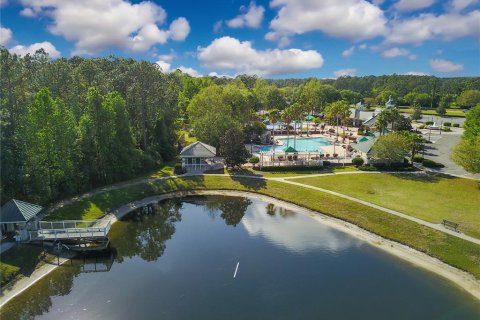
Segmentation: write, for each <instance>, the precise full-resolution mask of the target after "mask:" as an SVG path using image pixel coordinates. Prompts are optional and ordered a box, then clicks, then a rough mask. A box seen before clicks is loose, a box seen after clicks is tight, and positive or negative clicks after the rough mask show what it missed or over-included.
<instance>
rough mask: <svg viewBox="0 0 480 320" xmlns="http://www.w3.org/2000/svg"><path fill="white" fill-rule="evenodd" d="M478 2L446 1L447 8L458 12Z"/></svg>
mask: <svg viewBox="0 0 480 320" xmlns="http://www.w3.org/2000/svg"><path fill="white" fill-rule="evenodd" d="M478 2H479V1H478V0H452V1H450V3H448V5H447V8H448V10H450V11H452V12H460V11H462V10H464V9H466V8H468V7H470V6H472V5H474V4H477V3H478Z"/></svg>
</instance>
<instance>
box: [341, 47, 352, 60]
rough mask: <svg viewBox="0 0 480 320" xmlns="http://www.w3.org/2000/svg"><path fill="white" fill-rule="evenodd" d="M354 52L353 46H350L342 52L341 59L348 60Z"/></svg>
mask: <svg viewBox="0 0 480 320" xmlns="http://www.w3.org/2000/svg"><path fill="white" fill-rule="evenodd" d="M354 51H355V46H352V47H350V48H348V49H346V50H343V52H342V57H344V58H348V57H350V56H351V55H352V54H353V52H354Z"/></svg>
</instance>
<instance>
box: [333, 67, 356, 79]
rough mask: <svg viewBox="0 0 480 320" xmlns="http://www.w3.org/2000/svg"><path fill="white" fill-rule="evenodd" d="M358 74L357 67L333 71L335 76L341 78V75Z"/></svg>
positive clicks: (351, 75)
mask: <svg viewBox="0 0 480 320" xmlns="http://www.w3.org/2000/svg"><path fill="white" fill-rule="evenodd" d="M356 74H357V69H340V70H337V71H334V72H333V76H334V77H335V78H340V77H347V76H350V77H353V76H355V75H356Z"/></svg>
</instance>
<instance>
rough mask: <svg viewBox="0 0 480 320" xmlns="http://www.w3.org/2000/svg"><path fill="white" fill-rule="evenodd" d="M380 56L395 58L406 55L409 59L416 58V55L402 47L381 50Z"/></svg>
mask: <svg viewBox="0 0 480 320" xmlns="http://www.w3.org/2000/svg"><path fill="white" fill-rule="evenodd" d="M382 56H383V57H384V58H389V59H391V58H396V57H407V58H409V59H410V60H415V59H416V58H417V56H416V55H414V54H411V53H410V51H408V50H407V49H403V48H390V49H387V50H385V51H383V52H382Z"/></svg>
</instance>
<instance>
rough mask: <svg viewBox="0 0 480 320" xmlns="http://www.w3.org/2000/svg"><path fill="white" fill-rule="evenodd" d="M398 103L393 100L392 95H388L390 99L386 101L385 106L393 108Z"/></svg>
mask: <svg viewBox="0 0 480 320" xmlns="http://www.w3.org/2000/svg"><path fill="white" fill-rule="evenodd" d="M396 106H397V104H396V103H395V101H393V98H392V96H390V97H388V101H387V102H386V103H385V108H387V109H392V108H395V107H396Z"/></svg>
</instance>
